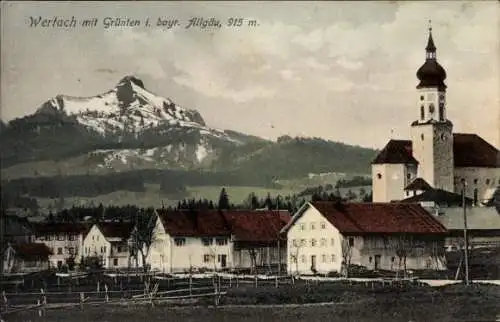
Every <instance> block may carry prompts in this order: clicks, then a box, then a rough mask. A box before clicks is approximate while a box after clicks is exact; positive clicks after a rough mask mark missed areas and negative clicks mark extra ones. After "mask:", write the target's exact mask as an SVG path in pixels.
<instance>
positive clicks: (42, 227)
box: [33, 222, 90, 236]
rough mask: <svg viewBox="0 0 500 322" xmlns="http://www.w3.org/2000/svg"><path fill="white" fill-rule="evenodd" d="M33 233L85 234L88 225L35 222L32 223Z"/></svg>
mask: <svg viewBox="0 0 500 322" xmlns="http://www.w3.org/2000/svg"><path fill="white" fill-rule="evenodd" d="M33 228H34V230H35V234H36V235H38V236H40V235H45V234H64V233H67V234H80V233H81V234H85V233H87V232H88V231H89V229H90V227H89V225H86V224H82V223H50V222H44V223H36V224H33Z"/></svg>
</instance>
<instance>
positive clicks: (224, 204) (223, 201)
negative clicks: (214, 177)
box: [218, 188, 230, 210]
mask: <svg viewBox="0 0 500 322" xmlns="http://www.w3.org/2000/svg"><path fill="white" fill-rule="evenodd" d="M229 207H230V205H229V196H228V195H227V192H226V188H222V190H221V191H220V195H219V204H218V208H219V210H224V209H226V210H229Z"/></svg>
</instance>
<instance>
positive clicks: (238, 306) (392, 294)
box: [8, 284, 500, 322]
mask: <svg viewBox="0 0 500 322" xmlns="http://www.w3.org/2000/svg"><path fill="white" fill-rule="evenodd" d="M244 302H246V303H247V304H243V303H244ZM324 302H331V303H324ZM308 303H309V304H308ZM314 303H316V304H314ZM498 303H500V287H499V286H493V285H473V286H470V287H468V288H465V287H464V286H463V285H448V286H443V287H438V288H431V287H387V286H386V287H376V288H375V289H373V288H370V287H365V286H362V285H358V286H352V285H351V286H348V285H341V284H322V285H317V286H315V285H309V286H300V287H293V286H289V287H280V288H278V289H275V288H272V287H268V288H266V287H259V288H252V287H240V288H238V289H236V290H234V291H231V292H229V293H228V295H227V296H226V297H225V298H224V300H223V302H222V303H221V304H222V306H219V307H214V306H212V305H211V304H210V303H208V302H207V303H205V304H202V305H197V306H183V307H172V306H165V305H157V306H154V307H151V306H150V305H141V306H137V305H130V306H107V307H85V308H84V309H83V310H82V309H80V308H73V309H72V310H48V311H46V315H45V316H43V317H39V316H38V315H37V312H36V311H30V312H23V313H20V314H16V315H12V316H9V318H8V321H69V320H71V321H82V322H83V321H109V322H114V321H144V320H147V321H148V322H156V321H186V322H198V321H200V322H212V321H214V322H215V321H218V322H220V321H242V322H245V321H262V322H266V321H287V322H299V321H307V322H310V321H332V322H337V321H339V322H340V321H356V322H409V321H412V322H420V321H421V322H431V321H436V322H438V321H439V322H446V321H450V322H451V321H454V322H457V321H464V322H465V321H468V322H474V321H478V322H479V321H497V319H499V318H500V306H499V305H498Z"/></svg>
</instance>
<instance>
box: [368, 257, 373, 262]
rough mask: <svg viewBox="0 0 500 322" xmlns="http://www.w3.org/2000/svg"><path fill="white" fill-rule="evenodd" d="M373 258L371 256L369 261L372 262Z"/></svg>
mask: <svg viewBox="0 0 500 322" xmlns="http://www.w3.org/2000/svg"><path fill="white" fill-rule="evenodd" d="M372 260H373V258H372V257H371V256H370V258H368V262H369V263H370V264H371V263H372Z"/></svg>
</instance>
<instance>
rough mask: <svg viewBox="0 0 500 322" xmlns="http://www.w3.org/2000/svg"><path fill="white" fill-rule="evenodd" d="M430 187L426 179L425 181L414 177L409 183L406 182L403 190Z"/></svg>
mask: <svg viewBox="0 0 500 322" xmlns="http://www.w3.org/2000/svg"><path fill="white" fill-rule="evenodd" d="M430 189H432V187H431V185H430V184H428V183H427V181H425V180H424V179H422V178H416V179H415V180H413V181H412V182H410V184H408V185H407V186H406V188H405V190H423V191H425V190H430Z"/></svg>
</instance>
